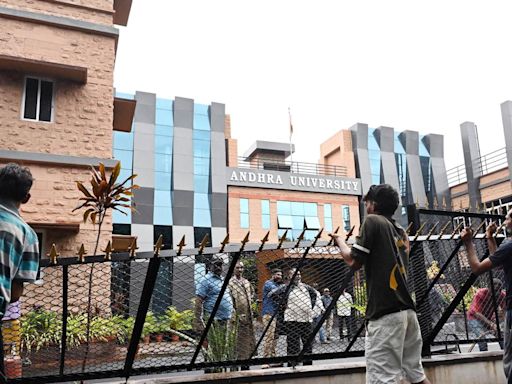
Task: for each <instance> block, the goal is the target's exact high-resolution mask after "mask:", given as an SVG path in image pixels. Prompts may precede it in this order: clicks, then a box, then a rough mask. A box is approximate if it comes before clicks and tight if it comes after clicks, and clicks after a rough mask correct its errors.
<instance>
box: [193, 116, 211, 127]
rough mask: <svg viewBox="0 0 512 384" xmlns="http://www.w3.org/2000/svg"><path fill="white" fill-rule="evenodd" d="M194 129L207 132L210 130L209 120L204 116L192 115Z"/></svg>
mask: <svg viewBox="0 0 512 384" xmlns="http://www.w3.org/2000/svg"><path fill="white" fill-rule="evenodd" d="M194 129H198V130H202V131H209V130H210V118H209V117H208V116H205V115H197V114H194Z"/></svg>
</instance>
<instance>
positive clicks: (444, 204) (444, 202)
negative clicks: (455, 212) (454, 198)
mask: <svg viewBox="0 0 512 384" xmlns="http://www.w3.org/2000/svg"><path fill="white" fill-rule="evenodd" d="M442 204H443V205H442V207H443V210H444V211H446V208H447V206H448V205H447V204H446V196H444V195H443V203H442Z"/></svg>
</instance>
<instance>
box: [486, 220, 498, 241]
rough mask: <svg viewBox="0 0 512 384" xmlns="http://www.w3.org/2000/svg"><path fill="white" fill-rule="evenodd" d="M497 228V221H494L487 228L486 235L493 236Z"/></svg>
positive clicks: (487, 236)
mask: <svg viewBox="0 0 512 384" xmlns="http://www.w3.org/2000/svg"><path fill="white" fill-rule="evenodd" d="M496 229H498V226H497V225H496V222H495V221H493V222H492V223H491V224H489V225H488V226H487V228H486V229H485V237H486V238H488V239H489V238H491V237H492V236H493V235H494V233H495V232H496Z"/></svg>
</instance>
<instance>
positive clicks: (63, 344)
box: [59, 265, 69, 376]
mask: <svg viewBox="0 0 512 384" xmlns="http://www.w3.org/2000/svg"><path fill="white" fill-rule="evenodd" d="M68 268H69V267H68V266H67V265H64V266H63V267H62V335H61V338H60V366H59V375H60V376H62V375H64V364H65V361H66V347H67V345H66V344H67V337H68V286H69V284H68V282H69V269H68Z"/></svg>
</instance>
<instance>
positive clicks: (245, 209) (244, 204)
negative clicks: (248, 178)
mask: <svg viewBox="0 0 512 384" xmlns="http://www.w3.org/2000/svg"><path fill="white" fill-rule="evenodd" d="M240 212H242V213H249V199H240Z"/></svg>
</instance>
